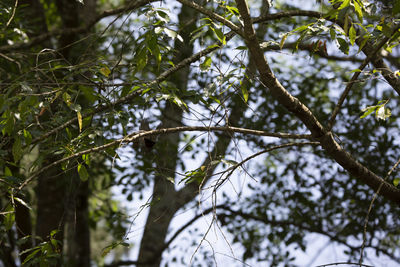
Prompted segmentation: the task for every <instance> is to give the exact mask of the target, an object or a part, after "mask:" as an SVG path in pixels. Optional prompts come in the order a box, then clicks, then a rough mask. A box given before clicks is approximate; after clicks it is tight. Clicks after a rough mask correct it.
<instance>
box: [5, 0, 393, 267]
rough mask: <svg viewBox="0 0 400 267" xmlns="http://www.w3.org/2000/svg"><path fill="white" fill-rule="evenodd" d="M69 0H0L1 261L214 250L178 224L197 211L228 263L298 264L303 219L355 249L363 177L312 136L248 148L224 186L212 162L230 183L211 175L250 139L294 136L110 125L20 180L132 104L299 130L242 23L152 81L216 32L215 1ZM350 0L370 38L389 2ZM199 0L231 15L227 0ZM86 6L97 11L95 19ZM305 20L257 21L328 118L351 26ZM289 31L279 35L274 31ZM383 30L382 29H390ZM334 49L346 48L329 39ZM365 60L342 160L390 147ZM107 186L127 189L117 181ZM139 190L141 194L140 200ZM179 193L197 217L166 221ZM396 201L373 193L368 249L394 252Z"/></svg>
mask: <svg viewBox="0 0 400 267" xmlns="http://www.w3.org/2000/svg"><path fill="white" fill-rule="evenodd" d="M84 2H85V3H84V5H81V4H80V3H79V2H75V1H67V0H58V1H45V0H44V1H36V0H31V1H19V2H18V5H17V7H16V9H15V10H14V8H13V7H14V4H15V2H14V1H8V0H7V1H3V2H2V3H1V4H0V5H1V6H0V9H1V10H2V11H4V13H2V15H0V23H1V24H0V26H1V29H2V30H1V33H0V34H1V38H0V53H1V54H0V77H1V82H0V90H1V94H0V96H1V98H0V107H1V109H0V112H1V122H0V127H1V128H0V129H1V131H2V139H1V143H0V145H1V147H0V155H1V159H0V166H1V168H0V172H1V178H0V179H1V183H0V186H1V187H0V190H1V193H2V195H1V197H0V204H1V207H2V210H1V212H2V213H1V217H0V219H1V222H2V224H1V226H0V230H1V232H0V244H1V245H2V249H1V251H0V261H1V263H2V264H3V265H4V266H18V265H21V262H24V264H25V265H27V266H29V265H32V266H35V265H37V264H42V265H43V266H53V265H57V266H62V265H64V266H74V265H75V266H90V265H91V264H96V265H99V266H103V265H104V262H105V257H107V256H108V257H109V259H110V260H112V263H110V264H109V266H120V265H137V266H160V265H162V266H164V265H168V264H169V265H171V266H174V264H182V265H189V264H193V265H195V266H213V265H216V264H217V263H216V260H215V253H214V251H213V250H210V249H208V248H207V247H206V246H204V245H202V242H203V241H204V240H203V239H204V235H206V233H205V230H204V229H201V228H197V226H193V227H192V222H193V223H194V222H195V221H196V219H200V218H202V217H206V218H211V222H210V225H211V226H215V228H217V229H218V231H221V232H223V233H226V239H227V241H228V242H227V243H228V245H227V246H232V249H233V250H235V253H234V254H233V256H232V257H237V258H236V259H235V260H236V261H234V263H236V264H237V265H238V266H239V265H240V266H241V265H242V262H245V263H249V264H251V265H254V264H255V265H259V264H260V265H263V264H268V265H271V266H275V265H280V266H295V265H296V256H298V254H297V253H296V250H301V251H305V252H308V251H307V248H308V246H309V242H308V239H307V237H309V236H310V234H318V235H319V236H323V237H326V238H328V239H329V240H330V242H331V243H335V244H339V245H340V246H341V248H343V249H344V251H345V253H346V254H348V257H347V258H346V259H345V260H349V261H358V260H359V259H360V252H361V247H362V246H363V244H362V240H363V233H364V221H365V218H366V216H367V213H368V209H369V206H370V203H371V199H372V197H373V190H371V188H369V187H368V186H367V185H365V184H363V183H361V182H360V181H359V180H358V179H357V178H356V177H352V175H349V173H348V172H347V171H346V170H344V169H343V168H342V167H340V166H339V165H338V164H337V163H336V162H335V161H334V160H332V159H331V158H330V156H329V155H328V154H327V153H326V152H325V151H324V150H323V149H322V148H321V147H319V146H301V147H300V146H299V147H297V146H293V147H290V148H283V149H280V150H274V151H271V152H269V153H267V154H265V155H263V156H262V157H261V160H252V161H250V162H249V163H246V164H245V165H241V168H240V170H239V171H236V172H235V175H236V176H237V177H239V179H240V180H241V181H242V183H241V186H238V187H237V188H235V190H236V192H235V193H234V194H233V193H229V192H230V191H231V190H229V189H227V186H224V187H221V188H219V186H218V183H219V182H221V179H223V178H224V177H225V179H228V180H229V181H230V182H231V183H232V184H233V182H232V181H231V180H233V179H234V177H236V176H231V177H227V176H226V175H227V174H228V173H229V172H230V170H232V167H233V166H236V164H238V163H239V162H240V161H242V160H244V159H245V158H246V157H247V156H249V155H251V154H253V153H255V152H258V151H260V150H262V149H265V148H267V147H271V146H273V145H278V144H283V143H285V142H288V141H294V140H291V139H290V140H287V141H285V140H279V139H278V140H277V139H274V138H271V137H260V136H257V135H243V134H238V133H231V132H225V133H211V132H207V133H205V134H204V133H197V132H195V133H192V132H186V133H181V134H177V133H174V134H170V135H161V136H158V137H153V136H152V137H151V138H153V139H151V140H150V141H152V142H153V141H156V142H155V145H154V147H149V146H146V145H145V144H144V143H143V141H144V139H142V140H136V141H134V142H132V143H131V144H124V141H123V140H122V141H121V142H119V143H116V144H115V145H113V146H110V147H108V148H105V149H102V150H101V153H96V154H91V153H85V155H83V156H82V157H78V158H71V159H70V160H68V161H64V162H63V163H62V164H59V165H57V166H52V168H49V169H48V170H46V172H44V173H40V174H39V175H38V177H36V178H35V179H34V182H32V183H30V184H29V185H28V186H26V187H24V188H23V190H20V189H21V188H20V186H21V184H22V183H23V182H24V181H26V179H28V178H29V177H30V175H32V173H34V172H35V171H38V170H40V169H41V168H43V167H45V166H47V165H48V164H51V163H53V162H56V161H57V160H61V159H63V158H66V157H68V156H71V155H74V154H76V153H78V152H80V151H84V150H86V149H91V148H94V147H99V146H102V145H107V144H109V143H112V142H113V141H114V140H117V139H118V138H123V137H126V136H127V135H128V134H131V133H134V132H137V131H139V130H149V129H144V128H143V121H144V120H146V121H147V122H149V126H150V127H149V128H150V129H156V128H158V129H159V128H169V127H178V126H184V125H189V126H190V125H202V126H210V125H217V126H223V125H227V124H228V125H230V126H236V127H241V128H248V129H254V130H262V131H266V132H288V133H298V134H307V133H308V130H307V128H306V127H305V126H304V124H303V123H302V122H301V121H300V120H299V119H297V117H296V116H295V115H294V114H292V113H289V112H288V111H287V110H286V109H285V108H284V107H283V106H282V105H281V104H280V103H279V102H278V101H277V100H275V99H274V98H273V97H272V95H271V93H270V91H269V90H266V89H265V86H264V85H262V83H261V82H260V77H259V75H258V72H257V70H256V68H255V65H254V62H253V61H252V60H251V59H250V58H249V55H248V52H247V48H246V47H245V46H244V42H243V40H242V39H240V38H237V37H235V38H234V39H233V40H231V41H228V42H227V43H226V45H224V46H222V48H221V49H216V50H215V51H214V52H212V53H211V54H208V55H204V56H202V57H200V59H196V60H194V62H193V63H191V64H186V65H185V66H184V67H183V68H182V69H180V70H179V71H174V72H172V73H171V74H170V75H169V76H168V77H165V78H164V79H162V80H157V79H158V77H159V76H160V75H163V73H164V71H166V70H167V69H169V68H173V67H174V66H176V65H178V64H179V62H181V61H182V60H184V59H185V58H189V57H191V56H193V55H194V54H195V53H196V52H198V51H200V50H202V49H206V48H207V47H210V46H212V45H215V44H218V42H220V43H224V42H225V41H226V40H225V39H224V38H225V37H224V36H227V33H228V29H227V27H225V26H224V25H223V24H221V23H220V22H216V21H215V18H213V17H209V16H206V15H204V14H201V13H200V12H198V11H195V10H194V9H192V8H191V7H189V6H188V4H185V5H183V6H182V7H181V6H180V4H178V2H173V3H171V4H170V3H162V4H161V6H160V7H159V6H158V4H156V3H150V2H151V1H136V2H132V3H130V2H127V3H124V2H123V1H112V2H108V1H84ZM347 2H348V3H351V4H350V5H349V6H346V7H345V8H343V9H341V10H342V11H340V12H339V13H338V14H337V18H336V19H338V20H340V19H344V18H345V17H346V16H348V18H347V19H352V20H353V21H355V22H356V21H357V15H356V13H357V12H356V10H355V9H354V7H355V5H356V3H358V4H360V5H361V4H362V3H363V7H364V8H363V14H364V17H363V18H362V21H359V22H362V23H363V25H368V24H370V31H371V33H372V34H371V37H370V42H371V43H374V42H375V43H377V42H379V41H380V40H381V39H382V38H384V36H385V34H386V35H387V32H388V28H390V27H391V26H393V25H396V23H397V24H398V22H399V21H398V16H399V10H398V9H399V6H400V3H399V1H392V2H390V1H389V2H385V1H370V2H366V1H362V2H361V1H347ZM197 3H199V4H200V5H201V7H204V8H206V9H207V10H212V11H213V12H215V14H219V15H221V16H222V17H224V18H225V19H227V20H230V21H232V22H234V23H236V24H237V25H239V21H238V18H237V15H238V13H237V11H236V9H235V3H234V2H231V1H228V2H223V3H222V2H221V3H220V2H214V1H211V2H201V1H198V2H197ZM345 3H346V1H331V3H328V2H327V1H315V4H318V6H317V5H315V6H314V9H315V10H318V11H321V12H323V13H328V12H329V11H332V10H334V9H335V8H336V9H337V8H338V6H340V5H344V4H345ZM249 4H250V8H251V12H252V15H253V16H254V17H257V16H259V15H267V14H274V13H278V12H282V11H290V10H291V11H293V10H298V9H299V6H298V5H297V4H294V5H293V4H291V2H290V1H274V3H273V6H272V7H268V6H266V1H264V2H263V3H261V2H258V1H254V2H250V3H249ZM310 8H311V6H310ZM168 9H169V10H168ZM103 10H110V11H107V12H108V13H107V12H103ZM396 10H397V11H396ZM14 11H15V15H14V16H13V17H12V15H11V14H13V12H14ZM377 14H383V15H384V16H385V17H384V19H382V18H381V16H380V15H379V16H377ZM358 17H359V16H358ZM11 18H12V19H11ZM97 18H99V19H100V18H104V19H103V20H101V21H100V22H99V23H98V21H99V19H97ZM358 19H360V18H358ZM315 21H316V18H314V17H312V16H309V17H307V16H289V17H287V18H281V19H279V20H273V21H272V22H271V21H265V23H257V24H255V25H256V26H255V27H256V28H257V33H258V38H259V40H260V41H263V42H264V43H263V48H264V52H265V55H266V57H267V58H268V61H269V62H270V64H271V66H272V68H273V71H274V73H275V75H276V77H277V78H278V79H279V81H280V82H281V83H282V85H283V86H284V87H285V88H286V89H287V90H288V91H289V92H290V93H291V94H292V95H294V96H296V97H297V98H298V99H299V100H300V101H302V102H303V103H305V104H306V105H307V106H308V107H309V108H310V110H311V111H312V112H313V113H314V114H315V116H316V117H317V119H318V120H319V121H321V122H322V123H323V124H327V122H328V121H329V118H330V116H331V113H332V111H333V109H334V107H335V105H336V103H337V101H338V99H339V96H340V93H341V92H342V90H343V89H344V87H345V86H346V81H349V79H350V78H351V76H352V75H353V73H352V70H354V69H356V68H358V66H359V65H360V62H361V61H362V59H363V58H364V57H363V56H362V54H361V53H357V49H358V47H356V48H353V47H350V48H349V44H350V43H351V38H352V37H350V36H349V35H350V34H349V33H348V34H347V35H348V36H347V37H345V36H343V35H342V36H341V35H340V31H339V30H338V29H337V28H332V24H331V22H329V21H328V20H319V21H318V23H316V24H313V25H311V24H312V23H314V22H315ZM303 25H309V28H308V29H309V31H308V32H306V31H301V30H298V31H293V30H294V29H296V28H297V29H298V27H301V26H303ZM339 25H340V23H339ZM354 25H355V26H359V25H357V24H354ZM324 27H325V28H324ZM330 29H334V31H335V34H336V36H335V37H332V36H333V35H332V32H331V31H329V30H330ZM291 31H292V32H291ZM289 32H291V35H289V36H288V38H287V40H286V42H282V41H281V40H282V38H283V36H282V34H285V33H289ZM46 34H49V35H48V36H47V37H43V36H46ZM395 34H397V35H395ZM395 34H394V35H393V36H391V37H393V40H392V44H393V46H394V45H396V44H398V38H399V37H398V35H399V34H398V32H397V33H395ZM42 37H43V38H42ZM35 38H36V39H35ZM38 38H39V39H38ZM40 38H42V39H40ZM339 38H342V39H341V40H340V39H339ZM320 41H322V42H325V41H326V42H327V43H328V44H327V52H324V51H321V49H322V50H323V48H324V47H321V46H320V45H319V42H320ZM30 42H34V43H32V44H31V43H30ZM296 42H298V43H296ZM296 44H298V49H296ZM215 48H216V47H215ZM386 48H387V47H386ZM348 49H350V53H349V55H346V53H343V52H346V51H347V50H348ZM392 49H393V51H392V53H391V54H389V52H390V51H385V52H382V53H381V54H380V55H381V56H385V55H386V57H385V60H386V62H388V64H391V65H390V66H391V67H393V68H394V69H396V68H398V62H399V59H398V55H399V53H398V52H399V51H398V47H395V46H394V47H393V48H392ZM387 50H389V48H387ZM374 70H375V69H374V67H373V66H372V65H371V66H368V67H367V68H366V69H365V70H364V71H363V73H362V79H363V80H362V81H361V82H357V83H355V84H354V85H353V88H352V91H351V95H350V96H349V97H348V98H347V99H346V101H345V102H344V104H343V106H342V108H341V110H340V113H339V115H338V118H337V121H336V124H335V126H334V134H335V139H336V140H337V141H338V142H339V144H340V145H341V146H343V148H344V149H346V150H347V151H348V152H350V153H351V154H352V155H353V156H354V157H355V158H357V160H359V161H360V162H361V163H363V164H364V165H365V166H368V168H369V169H370V170H371V171H373V172H375V173H377V174H378V175H380V176H381V177H385V175H386V173H387V172H388V170H390V169H391V168H392V166H393V164H394V163H395V162H396V161H397V160H398V158H397V155H399V142H398V141H397V139H398V128H399V119H398V116H397V114H398V108H397V107H398V106H399V103H398V96H397V95H396V94H395V93H394V92H393V90H392V88H390V87H389V85H388V84H386V82H385V81H384V80H383V78H382V76H381V75H380V72H379V71H380V70H378V71H376V72H374ZM397 79H398V77H397ZM154 81H157V82H154ZM384 99H389V102H388V104H387V106H388V107H389V108H391V109H392V110H393V115H392V116H391V117H390V118H388V119H386V120H379V119H375V118H373V116H369V117H367V118H364V119H360V115H361V114H362V112H361V110H362V108H364V107H366V106H372V105H375V104H376V103H378V102H379V101H381V100H384ZM71 120H73V121H72V123H69V124H68V125H65V126H64V127H62V128H60V129H59V130H58V131H57V132H56V133H55V134H52V135H48V136H46V134H48V133H49V132H50V131H51V130H54V129H57V127H59V126H60V125H63V124H64V123H66V122H68V121H71ZM324 126H326V125H324ZM147 141H149V140H147ZM221 172H222V173H221ZM249 177H250V178H249ZM396 177H398V172H394V174H393V175H392V176H391V177H389V180H388V181H389V182H390V183H395V180H393V179H394V178H396ZM225 184H228V186H229V182H226V183H225ZM116 186H117V187H118V188H119V189H120V191H121V194H122V195H123V197H124V198H126V201H125V200H124V201H123V202H124V203H125V204H123V203H121V200H117V199H116V198H115V190H113V188H115V187H116ZM210 188H211V189H210ZM214 189H215V191H213V190H214ZM214 193H215V194H214ZM149 195H151V197H152V198H151V201H150V200H149V201H146V200H147V198H148V197H149ZM216 196H217V197H216ZM214 197H216V198H214ZM210 199H211V200H210ZM215 199H216V200H215ZM140 200H144V202H143V203H144V204H143V206H142V207H141V208H143V210H144V209H145V210H148V211H149V217H148V219H147V221H146V224H145V227H144V232H143V234H142V239H141V241H140V240H129V238H128V236H129V234H130V232H131V231H133V230H132V228H134V227H137V224H135V223H136V219H137V216H136V214H134V215H132V214H131V211H130V210H127V209H125V208H124V206H126V205H128V206H130V205H132V206H135V205H136V203H138V202H139V201H140ZM212 200H215V202H213V201H212ZM126 203H129V204H126ZM140 203H142V202H140ZM196 203H201V204H202V205H197V204H196ZM202 206H207V208H203V207H202ZM187 209H189V210H191V211H192V214H191V215H193V216H194V219H193V220H192V221H189V222H188V223H187V224H183V223H181V225H179V226H174V225H171V221H172V219H173V218H174V217H175V216H177V214H178V213H179V212H183V211H184V210H187ZM138 210H139V214H141V213H143V211H142V209H138ZM398 214H399V208H398V205H397V204H396V203H391V202H390V201H388V200H387V199H384V198H382V197H379V198H377V199H376V201H375V203H374V205H373V208H372V210H371V211H370V212H369V215H368V216H369V220H368V227H367V228H366V232H365V234H366V240H365V243H364V245H365V247H366V248H367V250H366V252H367V253H366V255H365V256H366V257H367V258H368V256H370V255H371V253H374V254H376V256H378V257H383V256H385V258H389V259H391V260H392V261H393V262H397V263H398V262H400V255H399V250H398V235H399V230H398V229H400V228H399V219H398ZM207 216H208V217H207ZM211 226H210V227H211ZM179 227H182V228H180V229H182V230H184V231H186V233H188V234H189V235H190V236H191V237H192V239H191V240H190V241H186V240H184V238H179V235H174V233H178V234H179V230H178V231H177V229H179ZM174 231H177V232H174ZM89 233H90V235H89ZM176 236H178V238H177V239H175V238H176ZM205 240H207V239H205ZM129 245H133V247H138V248H139V252H138V256H137V258H134V259H132V260H121V259H124V257H125V258H128V259H130V258H132V257H133V255H132V254H133V253H132V252H130V250H129V248H128V247H129ZM198 247H199V248H198ZM197 248H198V250H197ZM78 252H79V253H78ZM177 254H178V256H176V255H177ZM16 255H18V256H16ZM123 256H124V257H123Z"/></svg>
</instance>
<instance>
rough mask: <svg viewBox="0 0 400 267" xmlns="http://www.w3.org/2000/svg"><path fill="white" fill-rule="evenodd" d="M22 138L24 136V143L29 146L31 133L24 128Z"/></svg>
mask: <svg viewBox="0 0 400 267" xmlns="http://www.w3.org/2000/svg"><path fill="white" fill-rule="evenodd" d="M24 138H25V144H26V145H27V146H29V145H30V144H31V142H32V135H31V133H30V132H28V131H27V130H26V129H24Z"/></svg>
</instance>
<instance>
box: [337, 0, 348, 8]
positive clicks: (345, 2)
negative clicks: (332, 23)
mask: <svg viewBox="0 0 400 267" xmlns="http://www.w3.org/2000/svg"><path fill="white" fill-rule="evenodd" d="M349 5H350V0H344V1H343V3H342V4H341V5H340V6H339V8H338V10H341V9H343V8H345V7H348V6H349Z"/></svg>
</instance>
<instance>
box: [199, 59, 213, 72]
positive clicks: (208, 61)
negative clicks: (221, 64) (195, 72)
mask: <svg viewBox="0 0 400 267" xmlns="http://www.w3.org/2000/svg"><path fill="white" fill-rule="evenodd" d="M211 63H212V59H211V57H206V59H205V60H204V61H203V63H201V64H200V70H201V71H208V70H209V69H210V67H211Z"/></svg>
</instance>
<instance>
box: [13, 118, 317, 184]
mask: <svg viewBox="0 0 400 267" xmlns="http://www.w3.org/2000/svg"><path fill="white" fill-rule="evenodd" d="M194 131H204V132H217V131H218V132H231V133H232V132H236V133H242V134H251V135H258V136H269V137H276V138H292V139H310V138H311V136H310V135H305V134H287V133H269V132H265V131H257V130H251V129H244V128H236V127H230V126H226V127H215V126H211V127H206V126H183V127H174V128H164V129H157V130H151V131H140V132H135V133H132V134H129V135H127V136H125V137H123V138H120V139H117V140H114V141H112V142H110V143H108V144H105V145H101V146H97V147H93V148H89V149H86V150H83V151H80V152H77V153H75V154H73V155H70V156H68V157H65V158H62V159H60V160H57V161H55V162H53V163H51V164H49V165H47V166H45V167H43V168H41V169H40V170H38V171H36V172H35V173H33V174H32V175H31V176H29V177H28V178H27V179H26V180H25V181H24V182H23V183H22V184H21V185H20V186H19V187H18V191H20V190H22V189H23V188H24V187H25V186H26V185H27V184H29V183H30V182H31V181H32V180H33V179H34V178H35V177H37V176H38V175H39V174H41V173H43V172H44V171H46V170H48V169H50V168H52V167H54V166H57V165H59V164H61V163H63V162H67V161H69V160H72V159H76V158H79V157H81V156H83V155H86V154H92V153H99V152H103V151H104V150H105V149H107V148H109V147H115V146H120V145H122V144H128V143H132V142H134V141H136V140H139V139H140V138H143V137H145V136H154V135H164V134H171V133H177V132H194Z"/></svg>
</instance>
